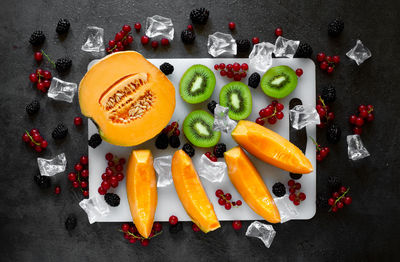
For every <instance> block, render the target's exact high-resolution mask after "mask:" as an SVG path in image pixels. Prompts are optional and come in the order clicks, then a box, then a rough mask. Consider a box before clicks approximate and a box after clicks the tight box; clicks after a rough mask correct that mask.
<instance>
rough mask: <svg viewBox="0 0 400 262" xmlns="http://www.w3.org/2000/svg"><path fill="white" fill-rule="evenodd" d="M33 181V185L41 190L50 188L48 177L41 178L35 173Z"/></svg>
mask: <svg viewBox="0 0 400 262" xmlns="http://www.w3.org/2000/svg"><path fill="white" fill-rule="evenodd" d="M33 180H34V181H35V183H36V184H37V185H38V186H39V187H40V188H41V189H46V188H49V187H50V186H51V179H50V177H48V176H42V175H41V174H40V173H37V174H36V175H34V176H33Z"/></svg>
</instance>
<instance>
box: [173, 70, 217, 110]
mask: <svg viewBox="0 0 400 262" xmlns="http://www.w3.org/2000/svg"><path fill="white" fill-rule="evenodd" d="M214 87H215V75H214V73H213V72H212V71H211V70H210V69H209V68H208V67H206V66H204V65H193V66H191V67H189V68H188V70H186V72H185V73H184V74H183V76H182V78H181V81H180V82H179V93H180V95H181V97H182V99H183V100H185V101H186V102H187V103H189V104H198V103H201V102H203V101H206V100H207V99H209V98H210V97H211V95H212V93H213V91H214Z"/></svg>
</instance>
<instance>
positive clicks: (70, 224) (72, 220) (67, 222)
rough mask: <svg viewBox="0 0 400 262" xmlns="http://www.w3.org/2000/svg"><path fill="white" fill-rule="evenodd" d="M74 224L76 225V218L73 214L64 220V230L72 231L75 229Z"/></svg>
mask: <svg viewBox="0 0 400 262" xmlns="http://www.w3.org/2000/svg"><path fill="white" fill-rule="evenodd" d="M76 224H77V219H76V216H75V215H73V214H71V215H69V216H68V217H67V219H66V220H65V228H66V229H67V230H68V231H71V230H73V229H74V228H75V227H76Z"/></svg>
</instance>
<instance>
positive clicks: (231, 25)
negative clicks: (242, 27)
mask: <svg viewBox="0 0 400 262" xmlns="http://www.w3.org/2000/svg"><path fill="white" fill-rule="evenodd" d="M228 27H229V29H230V30H235V28H236V24H235V23H234V22H230V23H229V24H228Z"/></svg>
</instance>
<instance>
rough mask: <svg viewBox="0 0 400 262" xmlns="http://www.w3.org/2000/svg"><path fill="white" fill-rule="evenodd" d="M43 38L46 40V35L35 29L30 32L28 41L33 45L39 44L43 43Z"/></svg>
mask: <svg viewBox="0 0 400 262" xmlns="http://www.w3.org/2000/svg"><path fill="white" fill-rule="evenodd" d="M44 40H46V36H45V35H44V34H43V31H40V30H37V31H35V32H33V33H32V35H31V37H30V38H29V43H30V44H31V45H33V46H39V45H41V44H43V43H44Z"/></svg>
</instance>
